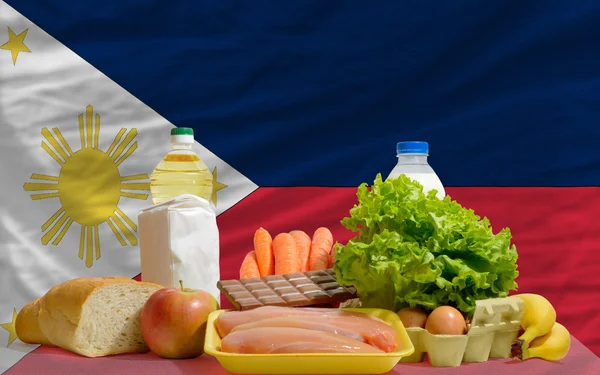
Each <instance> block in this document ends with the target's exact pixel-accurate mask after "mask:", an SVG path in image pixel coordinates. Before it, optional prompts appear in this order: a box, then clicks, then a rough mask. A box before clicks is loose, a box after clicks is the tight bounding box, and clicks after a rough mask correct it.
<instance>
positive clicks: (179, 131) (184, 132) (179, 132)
mask: <svg viewBox="0 0 600 375" xmlns="http://www.w3.org/2000/svg"><path fill="white" fill-rule="evenodd" d="M171 135H194V129H192V128H173V129H171Z"/></svg>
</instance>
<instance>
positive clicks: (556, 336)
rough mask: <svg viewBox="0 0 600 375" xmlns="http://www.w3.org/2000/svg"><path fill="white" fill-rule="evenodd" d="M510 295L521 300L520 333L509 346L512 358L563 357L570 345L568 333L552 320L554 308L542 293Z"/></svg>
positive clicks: (554, 313)
mask: <svg viewBox="0 0 600 375" xmlns="http://www.w3.org/2000/svg"><path fill="white" fill-rule="evenodd" d="M514 297H517V298H520V299H521V300H522V301H523V302H524V303H525V311H524V313H523V318H522V320H521V327H522V328H523V329H524V332H523V334H522V335H521V336H519V337H518V338H517V339H516V340H515V341H514V342H513V343H512V347H511V354H512V357H513V358H517V359H527V358H541V359H545V360H547V361H558V360H560V359H562V358H564V357H565V356H566V355H567V353H568V352H569V349H570V347H571V334H570V333H569V331H568V330H567V329H566V328H565V327H564V326H563V325H562V324H560V323H558V322H557V321H556V310H555V309H554V307H553V306H552V304H551V303H550V301H548V300H547V299H546V298H544V297H543V296H540V295H538V294H531V293H524V294H517V295H515V296H514Z"/></svg>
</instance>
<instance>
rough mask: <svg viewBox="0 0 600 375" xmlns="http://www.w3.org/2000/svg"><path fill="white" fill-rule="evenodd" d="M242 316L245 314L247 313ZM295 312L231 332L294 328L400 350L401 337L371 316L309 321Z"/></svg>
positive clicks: (250, 324) (334, 317) (338, 317)
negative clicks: (332, 334) (268, 328)
mask: <svg viewBox="0 0 600 375" xmlns="http://www.w3.org/2000/svg"><path fill="white" fill-rule="evenodd" d="M259 309H260V307H259ZM287 309H291V310H302V308H301V307H287ZM251 311H255V310H251ZM241 313H242V314H246V313H248V311H243V312H241ZM293 313H294V312H293V311H292V312H290V313H286V314H284V316H277V315H276V316H275V317H272V318H263V319H258V320H254V321H252V322H249V323H245V324H240V325H237V326H235V327H234V328H233V329H232V330H231V332H237V331H243V330H248V329H254V328H260V327H280V328H289V327H291V328H302V329H310V330H313V331H320V332H331V333H335V334H338V335H342V336H346V337H349V338H351V339H353V340H358V341H361V342H366V343H367V344H369V345H373V346H375V347H377V348H379V349H381V350H383V351H384V352H387V353H389V352H393V351H394V350H396V348H397V347H398V338H397V337H396V333H395V332H394V330H393V329H392V327H391V326H390V325H389V324H387V323H385V322H383V321H380V320H376V319H371V318H369V317H368V316H340V315H315V316H311V317H310V319H307V318H306V315H293ZM288 314H290V315H288Z"/></svg>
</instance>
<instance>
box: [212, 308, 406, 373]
mask: <svg viewBox="0 0 600 375" xmlns="http://www.w3.org/2000/svg"><path fill="white" fill-rule="evenodd" d="M262 309H284V308H282V307H273V306H269V307H265V308H262ZM294 309H295V310H302V311H303V313H306V314H311V313H312V314H318V313H319V312H318V311H319V310H321V309H320V308H312V307H302V308H294ZM286 310H289V309H286ZM325 310H336V311H338V313H339V312H343V313H346V314H347V313H352V314H360V316H363V317H364V316H365V315H367V316H369V317H370V318H372V319H376V320H381V321H384V322H386V323H387V324H389V325H390V326H391V327H392V328H393V329H394V331H395V332H396V334H397V336H398V338H399V339H398V342H399V346H398V348H397V350H395V351H393V352H390V353H384V352H381V351H379V352H375V353H323V352H320V353H306V352H304V353H298V352H293V353H270V354H240V353H229V352H223V351H222V350H221V346H222V345H221V344H222V341H221V337H220V336H219V334H218V333H217V326H216V324H215V322H216V321H217V320H218V319H219V317H220V316H221V315H222V314H228V313H239V314H234V315H233V316H236V315H238V316H239V315H241V314H243V313H245V312H239V311H226V310H219V311H216V312H214V313H212V314H211V315H210V316H209V318H208V329H207V332H206V342H205V347H204V349H205V352H206V354H208V355H210V356H213V357H215V358H216V359H217V360H218V361H219V363H220V364H221V365H222V366H223V368H224V369H225V370H226V371H227V372H229V373H233V374H384V373H388V372H389V371H391V370H392V369H393V368H394V366H395V365H396V364H397V363H398V361H399V360H400V359H401V358H402V357H405V356H407V355H410V354H411V353H412V352H413V351H414V347H413V345H412V343H411V341H410V339H409V338H408V335H407V334H406V330H405V329H404V327H403V326H402V323H401V322H400V319H399V318H398V315H396V314H395V313H394V312H393V311H388V310H382V309H344V310H340V309H325ZM254 311H256V310H250V311H247V312H248V313H252V312H254ZM242 316H244V315H242ZM309 318H310V316H309V315H307V320H308V319H309ZM322 333H323V332H320V334H322ZM254 336H255V337H257V335H254ZM280 336H281V337H279V338H277V339H275V338H274V339H275V340H283V339H285V337H284V336H283V335H280ZM313 336H314V335H313ZM288 340H289V336H288ZM287 349H288V350H289V351H292V349H293V348H290V347H288V348H287ZM300 350H302V348H301V347H296V350H295V351H300ZM313 350H314V347H313Z"/></svg>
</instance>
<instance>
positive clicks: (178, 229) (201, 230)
mask: <svg viewBox="0 0 600 375" xmlns="http://www.w3.org/2000/svg"><path fill="white" fill-rule="evenodd" d="M138 227H139V236H140V257H141V266H142V281H147V282H152V283H156V284H160V285H163V286H166V287H175V288H179V287H180V285H179V280H182V281H183V286H184V287H185V288H191V289H199V290H205V291H207V292H208V293H210V294H212V295H213V296H214V297H215V298H216V299H217V301H218V302H219V304H220V303H221V298H220V296H221V293H220V291H219V290H218V289H217V281H219V277H220V271H219V229H218V228H217V217H216V214H215V212H214V211H213V210H212V208H211V207H210V204H209V202H208V201H207V200H205V199H203V198H200V197H197V196H195V195H190V194H183V195H180V196H177V197H175V198H173V199H171V200H168V201H165V202H162V203H160V204H157V205H154V206H152V207H149V208H147V209H145V210H142V211H141V212H140V213H139V215H138Z"/></svg>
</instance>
